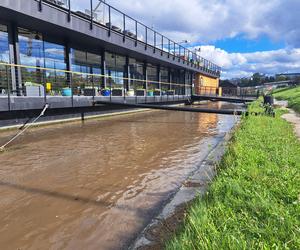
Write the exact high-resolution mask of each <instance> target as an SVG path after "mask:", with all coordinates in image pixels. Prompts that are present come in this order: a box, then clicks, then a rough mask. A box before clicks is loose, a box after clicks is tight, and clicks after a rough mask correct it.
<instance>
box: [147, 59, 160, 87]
mask: <svg viewBox="0 0 300 250" xmlns="http://www.w3.org/2000/svg"><path fill="white" fill-rule="evenodd" d="M147 80H148V90H155V89H159V83H158V70H157V66H156V65H153V64H150V63H148V64H147Z"/></svg>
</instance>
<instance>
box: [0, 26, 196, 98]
mask: <svg viewBox="0 0 300 250" xmlns="http://www.w3.org/2000/svg"><path fill="white" fill-rule="evenodd" d="M17 36H18V42H19V51H20V54H19V55H18V56H19V60H20V64H21V65H24V66H25V67H21V78H20V79H21V84H22V86H20V87H21V91H20V92H21V94H24V95H27V96H44V95H45V94H46V95H48V96H72V95H74V96H100V95H104V94H103V92H104V88H106V90H107V88H108V89H109V93H110V94H112V95H113V96H120V95H122V96H123V95H127V96H130V95H134V94H135V92H136V91H137V90H141V91H140V92H139V93H140V94H139V95H142V94H141V93H142V92H143V90H145V89H146V88H147V90H148V92H151V91H152V92H154V93H153V94H154V95H160V94H161V95H166V94H170V93H174V94H177V95H182V94H184V93H187V92H188V91H189V88H188V86H189V84H191V83H192V73H191V72H186V73H184V71H183V70H178V69H172V68H167V67H164V66H158V65H155V64H151V63H146V62H142V61H139V60H137V59H135V58H131V57H128V58H126V56H122V55H119V54H116V53H112V52H105V58H104V59H105V65H106V67H105V72H104V74H105V75H106V81H104V77H103V75H102V73H103V66H102V62H103V61H104V60H103V58H102V56H101V53H100V52H99V54H96V53H91V52H88V51H85V50H80V49H75V48H70V50H68V51H67V48H66V46H65V45H62V44H58V43H54V42H52V41H49V39H48V38H47V39H45V37H44V36H43V34H42V33H40V32H36V31H31V30H28V29H24V28H21V27H19V28H18V29H17ZM8 40H9V39H8V29H7V27H6V26H5V25H1V24H0V52H1V53H0V62H5V63H8V62H9V61H10V60H9V54H10V53H9V41H8ZM69 64H70V65H69ZM68 67H70V68H68ZM0 69H1V70H0V79H1V82H0V94H4V95H5V94H6V89H7V82H8V81H7V77H11V71H10V70H9V75H7V73H6V72H5V70H4V67H2V66H1V68H0ZM68 70H70V71H72V73H70V72H68ZM145 79H147V83H146V81H145ZM185 82H186V86H184V83H185ZM180 84H182V85H180ZM36 90H38V91H36ZM155 90H156V91H155ZM159 90H161V92H159ZM144 93H146V92H144ZM105 95H107V94H105Z"/></svg>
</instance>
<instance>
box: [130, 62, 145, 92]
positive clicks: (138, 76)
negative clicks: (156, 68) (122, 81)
mask: <svg viewBox="0 0 300 250" xmlns="http://www.w3.org/2000/svg"><path fill="white" fill-rule="evenodd" d="M129 77H130V79H131V80H130V85H129V89H144V86H145V82H144V80H145V75H144V63H143V62H139V61H137V60H135V59H134V58H129ZM139 80H140V81H139Z"/></svg>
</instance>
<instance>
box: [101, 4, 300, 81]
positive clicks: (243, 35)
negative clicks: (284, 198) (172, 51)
mask: <svg viewBox="0 0 300 250" xmlns="http://www.w3.org/2000/svg"><path fill="white" fill-rule="evenodd" d="M107 2H108V3H110V4H111V5H113V6H115V7H117V8H119V9H120V10H122V11H124V12H125V13H127V14H129V15H131V16H133V17H134V18H136V19H138V20H140V21H142V22H143V23H145V24H146V25H148V26H154V28H155V29H156V30H158V31H159V32H161V33H163V34H164V35H166V36H168V37H169V38H171V39H173V40H174V41H182V40H190V41H191V43H190V44H189V45H186V46H190V47H199V46H200V47H201V55H202V56H204V57H206V58H207V59H210V60H212V61H213V62H215V63H217V64H218V65H220V66H222V68H223V78H232V77H241V76H249V75H251V74H252V73H254V72H261V73H265V74H275V73H278V72H280V73H281V72H300V0H265V1H262V0H251V1H249V0H126V1H121V0H107Z"/></svg>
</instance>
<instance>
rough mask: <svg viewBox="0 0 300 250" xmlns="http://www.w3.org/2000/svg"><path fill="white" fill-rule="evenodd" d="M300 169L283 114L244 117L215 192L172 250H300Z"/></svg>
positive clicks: (299, 147) (193, 212)
mask: <svg viewBox="0 0 300 250" xmlns="http://www.w3.org/2000/svg"><path fill="white" fill-rule="evenodd" d="M256 106H257V104H256ZM250 108H251V109H257V107H253V106H252V107H250ZM299 170H300V144H299V141H298V140H297V139H296V138H295V136H294V134H293V130H292V127H291V125H290V124H288V123H287V122H286V121H284V120H283V119H281V118H280V117H279V115H277V117H276V118H271V117H263V116H262V117H254V116H250V117H247V118H243V120H242V123H241V126H240V128H239V129H238V130H237V132H236V133H235V135H234V137H233V139H232V141H231V144H230V146H229V148H228V150H227V152H226V154H225V155H224V157H223V160H222V162H221V163H220V171H219V173H218V176H217V177H216V179H215V181H214V182H213V183H212V185H211V187H210V189H209V192H208V193H207V195H206V196H205V197H203V198H199V199H197V200H196V201H195V202H194V204H193V205H192V207H191V208H190V210H189V211H188V214H187V216H186V219H185V223H184V226H183V228H182V230H181V231H180V232H179V233H178V234H177V235H176V236H174V238H173V239H172V240H171V241H170V242H168V243H167V246H166V248H167V249H284V248H286V249H300V200H299V199H300V197H299V192H300V174H299Z"/></svg>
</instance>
